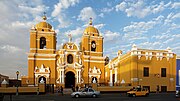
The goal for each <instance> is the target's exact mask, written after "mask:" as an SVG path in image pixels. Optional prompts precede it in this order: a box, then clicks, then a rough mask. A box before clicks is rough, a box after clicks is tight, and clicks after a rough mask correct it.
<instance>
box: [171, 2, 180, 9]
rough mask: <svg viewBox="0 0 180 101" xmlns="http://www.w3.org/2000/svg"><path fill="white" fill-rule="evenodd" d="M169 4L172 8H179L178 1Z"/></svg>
mask: <svg viewBox="0 0 180 101" xmlns="http://www.w3.org/2000/svg"><path fill="white" fill-rule="evenodd" d="M171 6H172V8H175V9H178V8H180V2H174V3H173V4H172V5H171Z"/></svg>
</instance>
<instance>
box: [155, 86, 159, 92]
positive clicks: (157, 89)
mask: <svg viewBox="0 0 180 101" xmlns="http://www.w3.org/2000/svg"><path fill="white" fill-rule="evenodd" d="M156 93H159V85H157V86H156Z"/></svg>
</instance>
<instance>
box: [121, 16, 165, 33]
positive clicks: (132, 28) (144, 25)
mask: <svg viewBox="0 0 180 101" xmlns="http://www.w3.org/2000/svg"><path fill="white" fill-rule="evenodd" d="M163 19H164V16H162V15H160V16H158V17H157V18H154V19H152V20H150V21H147V22H143V21H141V22H132V23H131V25H129V26H126V27H124V28H123V31H124V32H126V33H131V34H135V33H138V34H143V33H146V32H147V31H148V30H150V29H152V28H153V27H154V26H155V25H156V24H159V23H160V22H161V21H162V20H163ZM130 36H131V35H130Z"/></svg>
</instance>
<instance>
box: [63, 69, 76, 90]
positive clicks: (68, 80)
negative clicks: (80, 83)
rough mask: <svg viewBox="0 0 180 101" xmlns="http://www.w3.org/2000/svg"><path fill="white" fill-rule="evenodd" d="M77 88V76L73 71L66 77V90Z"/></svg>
mask: <svg viewBox="0 0 180 101" xmlns="http://www.w3.org/2000/svg"><path fill="white" fill-rule="evenodd" d="M72 86H73V87H74V86H75V74H74V73H73V72H71V71H69V72H67V73H66V77H65V87H66V88H71V87H72Z"/></svg>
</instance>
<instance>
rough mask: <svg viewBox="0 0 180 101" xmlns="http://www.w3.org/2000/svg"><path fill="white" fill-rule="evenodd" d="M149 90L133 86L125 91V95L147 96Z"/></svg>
mask: <svg viewBox="0 0 180 101" xmlns="http://www.w3.org/2000/svg"><path fill="white" fill-rule="evenodd" d="M148 95H149V90H148V89H144V88H134V89H132V90H131V91H129V92H127V96H133V97H136V96H148Z"/></svg>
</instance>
